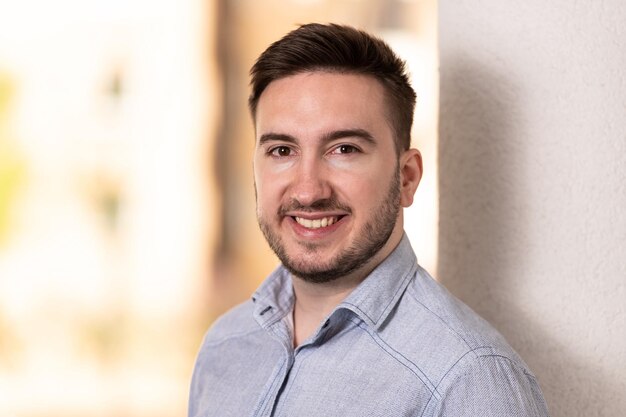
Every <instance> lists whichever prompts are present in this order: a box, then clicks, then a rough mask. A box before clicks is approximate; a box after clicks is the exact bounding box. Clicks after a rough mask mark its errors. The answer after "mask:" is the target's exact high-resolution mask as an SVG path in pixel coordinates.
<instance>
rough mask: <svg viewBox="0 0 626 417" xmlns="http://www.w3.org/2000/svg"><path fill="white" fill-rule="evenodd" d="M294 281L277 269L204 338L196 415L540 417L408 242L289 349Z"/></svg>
mask: <svg viewBox="0 0 626 417" xmlns="http://www.w3.org/2000/svg"><path fill="white" fill-rule="evenodd" d="M293 305H294V293H293V286H292V281H291V275H290V273H289V272H288V271H287V270H286V269H284V268H283V267H279V268H278V269H277V270H275V271H274V272H273V273H272V274H271V275H270V276H269V277H268V278H267V279H266V280H265V281H264V283H263V284H262V285H261V286H260V287H259V289H258V290H257V291H256V293H255V294H254V296H253V297H252V299H251V300H250V301H248V302H245V303H243V304H241V305H239V306H237V307H235V308H234V309H233V310H231V311H230V312H228V313H226V314H225V315H224V316H222V317H221V318H220V319H219V320H218V321H216V323H215V324H214V325H213V326H212V328H211V329H210V330H209V332H208V333H207V335H206V336H205V338H204V341H203V343H202V347H201V349H200V352H199V354H198V358H197V361H196V365H195V369H194V375H193V378H192V383H191V391H190V402H189V416H190V417H209V416H214V417H269V416H276V417H279V416H280V417H307V416H311V417H313V416H315V417H322V416H336V417H339V416H341V417H351V416H354V417H364V416H370V417H390V416H394V417H395V416H398V417H400V416H406V417H408V416H411V417H430V416H450V417H451V416H459V417H460V416H467V417H470V416H471V417H489V416H493V417H496V416H497V417H504V416H516V417H518V416H519V417H521V416H525V417H526V416H528V417H545V416H548V411H547V408H546V405H545V402H544V399H543V396H542V394H541V391H540V388H539V385H538V383H537V380H536V379H535V377H534V376H533V374H532V373H531V372H530V370H529V369H528V367H527V366H526V364H525V363H524V362H523V361H522V360H521V359H520V357H519V356H518V355H517V354H516V353H515V352H514V351H513V349H512V348H511V347H510V346H509V345H508V344H507V343H506V342H505V340H504V339H503V338H502V336H500V334H499V333H498V332H497V331H496V330H494V329H493V328H492V327H491V326H490V325H489V324H488V323H487V322H486V321H484V320H483V319H481V318H480V317H479V316H478V315H477V314H476V313H474V312H473V311H472V310H471V309H470V308H468V307H467V306H466V305H465V304H463V303H462V302H460V301H459V300H458V299H456V298H455V297H453V296H452V295H451V294H450V293H449V292H448V291H446V289H445V288H443V287H442V286H441V285H440V284H438V283H437V282H436V281H435V280H433V279H432V278H431V277H430V276H429V275H428V273H427V272H426V271H425V270H423V269H422V268H421V267H420V266H419V265H418V264H417V261H416V258H415V255H414V253H413V250H412V248H411V246H410V243H409V241H408V239H407V237H406V236H404V237H403V239H402V241H401V243H400V244H399V245H398V246H397V247H396V249H395V250H394V251H393V252H392V253H391V254H390V255H389V256H388V257H387V258H386V259H385V260H384V261H383V262H382V263H381V264H380V265H379V266H378V267H377V268H376V269H375V270H374V271H373V272H372V273H371V274H370V275H369V276H368V277H367V278H366V279H365V280H364V281H363V282H362V283H361V284H360V285H359V286H358V287H357V288H356V289H355V290H354V291H353V292H352V293H351V294H350V295H349V296H348V297H347V298H346V299H345V300H344V301H343V302H341V303H340V304H339V305H338V306H337V307H336V308H335V309H334V310H333V311H332V312H331V313H330V314H329V315H328V317H327V318H326V319H325V320H324V321H322V323H320V325H319V327H318V328H317V330H316V331H315V332H314V333H313V335H312V336H311V337H310V338H309V339H308V340H306V341H305V342H304V343H303V344H301V345H300V346H298V347H297V348H295V349H294V347H293V329H292V327H291V320H290V317H291V314H292V310H293Z"/></svg>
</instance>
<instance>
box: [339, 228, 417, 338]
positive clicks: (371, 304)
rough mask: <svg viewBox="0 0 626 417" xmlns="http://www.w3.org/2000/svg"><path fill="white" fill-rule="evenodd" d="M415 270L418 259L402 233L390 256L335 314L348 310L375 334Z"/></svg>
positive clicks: (341, 304)
mask: <svg viewBox="0 0 626 417" xmlns="http://www.w3.org/2000/svg"><path fill="white" fill-rule="evenodd" d="M416 270H417V258H416V256H415V253H414V252H413V248H412V247H411V243H410V242H409V238H408V237H407V236H406V233H405V234H404V235H403V236H402V240H400V243H398V246H396V248H395V249H394V250H393V252H391V253H390V254H389V256H387V258H385V260H383V261H382V262H381V263H380V264H379V265H378V266H377V267H376V268H375V269H374V270H373V271H372V272H371V273H370V275H369V276H368V277H367V278H365V280H363V282H361V284H359V285H358V286H357V287H356V288H355V289H354V291H352V293H350V295H348V297H346V299H345V300H344V301H342V302H341V303H340V304H339V305H338V306H337V307H336V308H335V311H337V310H340V309H347V310H350V311H352V312H353V313H354V314H356V315H357V316H359V317H360V318H361V320H363V321H364V322H365V323H367V324H368V325H369V326H372V327H374V328H375V329H376V330H378V328H379V327H380V326H381V325H382V324H383V323H384V322H385V319H386V318H387V316H388V315H389V313H390V312H391V311H392V310H393V308H394V307H395V305H396V304H397V303H398V300H399V299H400V297H401V296H402V294H403V293H404V290H406V287H407V286H408V285H409V282H410V281H411V278H412V277H413V276H414V275H415V271H416ZM331 315H332V314H331Z"/></svg>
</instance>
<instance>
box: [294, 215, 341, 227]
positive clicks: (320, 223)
mask: <svg viewBox="0 0 626 417" xmlns="http://www.w3.org/2000/svg"><path fill="white" fill-rule="evenodd" d="M342 217H344V216H328V217H322V218H319V219H305V218H304V217H296V216H292V218H293V219H294V220H295V221H296V223H298V224H299V225H300V226H302V227H306V228H307V229H321V228H323V227H328V226H332V225H333V224H335V223H337V222H338V221H339V220H341V218H342Z"/></svg>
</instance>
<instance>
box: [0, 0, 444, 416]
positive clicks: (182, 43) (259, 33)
mask: <svg viewBox="0 0 626 417" xmlns="http://www.w3.org/2000/svg"><path fill="white" fill-rule="evenodd" d="M436 7H437V6H436V1H434V0H394V1H391V0H387V1H385V0H332V1H331V0H290V1H277V0H268V1H263V2H260V1H255V0H230V1H227V0H213V1H211V0H157V1H147V0H125V1H121V0H107V1H104V0H81V1H78V0H60V1H57V2H47V1H43V0H23V1H19V2H18V1H9V0H0V417H43V416H46V417H52V416H64V417H71V416H109V417H110V416H114V417H126V416H128V417H130V416H150V417H161V416H163V417H166V416H168V417H169V416H172V417H173V416H181V415H185V413H186V402H187V392H188V384H189V379H190V376H191V370H192V366H193V361H194V358H195V354H196V352H197V349H198V347H199V344H200V341H201V338H202V335H203V334H204V332H205V330H206V328H207V327H208V326H209V325H210V323H211V322H212V321H213V320H214V319H215V317H216V316H217V315H219V314H220V313H222V312H223V311H225V310H226V309H228V308H229V307H231V306H232V305H234V304H235V303H238V302H240V301H243V300H244V299H246V298H247V297H248V296H249V295H250V294H251V293H252V291H253V290H254V289H255V288H256V286H257V285H258V284H259V283H260V282H261V280H262V279H263V278H264V277H265V275H266V274H267V273H268V272H269V271H270V270H271V269H273V268H274V267H275V265H276V264H277V260H276V259H275V258H274V256H273V254H272V253H271V251H270V250H269V249H268V248H267V247H266V245H265V242H264V240H263V238H262V235H261V234H260V232H259V231H258V230H257V224H256V218H255V212H254V207H255V203H254V193H253V188H252V166H251V152H252V149H253V144H254V137H253V131H252V126H251V122H250V118H249V116H248V113H247V108H246V100H247V96H248V70H249V68H250V66H251V65H252V63H253V61H254V59H255V58H256V57H257V56H258V54H259V53H260V52H262V50H263V49H265V48H266V47H267V46H268V45H269V44H270V43H271V42H273V41H274V40H276V39H278V38H279V37H281V36H282V35H283V34H285V33H286V32H288V31H290V30H292V29H294V28H295V27H296V25H297V24H299V23H308V22H313V21H317V22H331V21H332V22H339V23H346V24H351V25H354V26H358V27H360V28H364V29H366V30H369V31H371V32H372V33H375V34H377V35H379V36H380V37H382V38H384V39H386V40H387V41H388V42H389V43H390V44H391V45H392V47H393V48H394V49H396V50H397V51H398V52H399V53H400V54H401V55H402V56H403V57H404V58H405V59H406V60H407V62H408V64H409V69H410V72H411V74H412V81H413V84H414V87H415V89H416V90H417V93H418V110H417V113H416V123H415V131H414V146H416V147H418V148H420V150H421V151H422V153H423V155H424V158H425V170H426V173H425V177H424V180H423V182H422V185H421V187H420V189H419V191H418V195H417V200H416V202H415V204H414V205H413V207H412V208H410V209H409V213H407V232H408V233H409V236H410V238H411V241H412V243H413V245H414V247H415V249H416V251H417V253H418V256H419V258H420V261H421V263H422V264H423V265H424V266H426V267H427V268H429V269H430V270H433V271H434V270H435V267H436V262H437V259H436V256H437V213H438V198H437V168H436V160H437V157H436V151H437V142H436V129H437V108H438V107H437V106H438V104H437V93H438V79H437V45H436V35H437V32H436V31H437V26H436V24H437V16H436Z"/></svg>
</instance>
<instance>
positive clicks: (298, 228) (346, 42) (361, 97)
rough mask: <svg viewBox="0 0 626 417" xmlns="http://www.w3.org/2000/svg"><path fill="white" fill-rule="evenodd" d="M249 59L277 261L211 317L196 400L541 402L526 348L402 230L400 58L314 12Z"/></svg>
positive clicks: (259, 411) (209, 409)
mask: <svg viewBox="0 0 626 417" xmlns="http://www.w3.org/2000/svg"><path fill="white" fill-rule="evenodd" d="M251 74H252V94H251V96H250V102H249V104H250V110H251V113H252V118H253V120H254V124H255V130H256V146H255V154H254V176H255V185H256V192H257V216H258V221H259V225H260V227H261V230H262V231H263V233H264V235H265V237H266V239H267V241H268V243H269V245H270V246H271V247H272V249H273V250H274V252H276V254H277V255H278V257H279V259H280V260H281V262H282V265H281V266H280V267H279V268H278V269H276V270H275V271H274V272H273V273H272V274H271V275H270V276H269V277H268V278H267V279H266V280H265V282H264V283H263V284H262V285H261V286H260V287H259V289H258V290H257V291H256V293H255V294H254V295H253V297H252V299H251V300H250V301H248V302H246V303H244V304H242V305H240V306H238V307H236V308H234V309H233V310H231V311H230V312H228V313H227V314H226V315H224V316H223V317H222V318H221V319H219V320H218V321H217V322H216V323H215V324H214V325H213V327H212V328H211V329H210V330H209V332H208V334H207V335H206V337H205V340H204V342H203V344H202V347H201V350H200V352H199V355H198V359H197V362H196V367H195V370H194V376H193V379H192V385H191V394H190V405H189V416H190V417H200V416H203V417H205V416H216V417H231V416H232V417H244V416H245V417H247V416H250V417H252V416H259V417H261V416H292V417H306V416H316V417H319V416H342V417H350V416H355V417H356V416H358V417H361V416H372V417H374V416H377V417H378V416H380V417H383V416H415V417H418V416H422V417H426V416H468V417H470V416H471V417H477V416H480V417H485V416H494V417H495V416H498V417H502V416H533V417H535V416H537V417H543V416H547V415H548V413H547V410H546V406H545V403H544V400H543V397H542V394H541V391H540V389H539V386H538V384H537V381H536V380H535V377H534V376H533V375H532V373H531V372H530V371H529V370H528V368H527V366H526V365H525V364H524V362H523V361H522V360H521V359H520V358H519V357H518V356H517V354H515V352H514V351H513V350H512V349H511V348H510V347H509V346H508V345H507V344H506V342H505V341H504V340H503V338H502V337H501V336H500V335H499V334H498V333H497V332H496V331H495V330H494V329H493V328H492V327H490V326H489V325H488V324H487V323H486V322H485V321H483V320H482V319H480V318H479V317H478V316H477V315H476V314H475V313H473V312H472V311H471V310H470V309H469V308H468V307H466V306H465V305H464V304H462V303H461V302H460V301H458V300H457V299H455V298H454V297H453V296H451V295H450V294H449V293H448V292H447V291H446V290H445V289H444V288H442V287H441V286H440V285H438V284H437V283H436V282H435V281H434V280H433V279H432V278H431V277H430V276H429V275H428V274H427V272H426V271H424V270H423V269H421V268H420V267H419V265H418V264H417V262H416V257H415V255H414V253H413V250H412V249H411V246H410V244H409V241H408V239H407V237H406V236H405V235H404V232H403V217H402V216H403V214H402V210H401V207H408V206H410V205H411V203H412V202H413V195H414V193H415V190H416V189H417V186H418V184H419V181H420V177H421V172H422V163H421V156H420V153H419V152H418V151H417V150H415V149H410V130H411V124H412V117H413V110H414V106H415V93H414V91H413V89H412V88H411V87H410V85H409V82H408V79H407V76H406V74H405V70H404V64H403V62H402V61H401V60H399V59H398V58H397V57H396V56H395V55H394V54H393V52H392V51H391V50H390V49H389V47H388V46H387V45H386V44H385V43H383V42H382V41H380V40H378V39H376V38H374V37H372V36H370V35H368V34H366V33H364V32H361V31H358V30H355V29H353V28H349V27H345V26H338V25H317V24H311V25H304V26H301V27H300V28H298V29H296V30H294V31H293V32H291V33H289V34H288V35H286V36H285V37H284V38H282V39H281V40H279V41H278V42H276V43H274V44H273V45H271V46H270V47H269V48H268V49H267V50H266V51H265V52H264V53H263V54H262V55H261V56H260V57H259V59H258V61H257V62H256V64H255V65H254V67H253V68H252V71H251Z"/></svg>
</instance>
